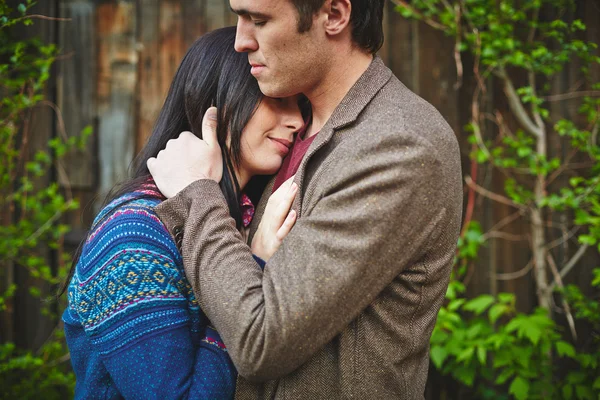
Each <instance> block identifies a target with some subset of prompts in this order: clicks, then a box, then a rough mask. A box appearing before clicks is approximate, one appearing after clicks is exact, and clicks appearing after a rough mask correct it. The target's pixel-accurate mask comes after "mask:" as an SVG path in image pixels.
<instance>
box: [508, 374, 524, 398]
mask: <svg viewBox="0 0 600 400" xmlns="http://www.w3.org/2000/svg"><path fill="white" fill-rule="evenodd" d="M508 393H510V394H512V395H514V396H515V398H516V399H517V400H525V399H526V398H527V396H528V395H529V382H527V381H526V380H525V379H523V378H521V377H520V376H517V377H516V378H515V379H513V381H512V383H511V384H510V387H509V388H508Z"/></svg>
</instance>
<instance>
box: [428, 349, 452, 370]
mask: <svg viewBox="0 0 600 400" xmlns="http://www.w3.org/2000/svg"><path fill="white" fill-rule="evenodd" d="M430 353H431V361H433V365H435V367H436V368H437V369H441V368H442V366H443V365H444V361H445V360H446V358H448V351H447V350H446V349H445V348H443V347H441V346H433V347H431V352H430Z"/></svg>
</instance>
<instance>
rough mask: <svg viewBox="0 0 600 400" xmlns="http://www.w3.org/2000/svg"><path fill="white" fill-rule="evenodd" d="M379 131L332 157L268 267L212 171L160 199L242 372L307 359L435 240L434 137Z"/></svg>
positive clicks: (258, 373) (282, 368) (271, 370)
mask: <svg viewBox="0 0 600 400" xmlns="http://www.w3.org/2000/svg"><path fill="white" fill-rule="evenodd" d="M377 137H378V135H373V138H374V140H372V141H371V142H369V143H368V144H366V145H365V142H364V141H363V142H362V143H361V144H360V145H357V144H356V143H352V141H349V143H348V144H346V143H345V142H344V143H342V144H340V145H338V147H337V148H336V150H335V151H334V152H333V153H332V154H330V155H329V156H328V163H327V172H325V173H326V174H328V182H330V183H329V184H328V187H327V188H325V189H324V190H323V191H322V195H321V196H320V199H319V200H318V201H317V202H316V203H314V204H315V205H314V207H312V208H311V209H310V210H306V211H304V213H303V214H302V216H301V218H300V219H299V220H298V221H297V222H296V225H295V226H294V228H293V229H292V231H291V232H290V234H289V235H288V237H287V238H286V239H285V240H284V242H283V244H282V246H281V247H280V249H279V250H278V251H277V252H276V253H275V254H274V256H273V257H272V258H271V259H270V260H269V261H268V262H267V264H266V266H265V268H264V271H263V270H261V269H260V268H259V267H258V266H257V265H256V262H255V261H254V260H253V257H252V254H251V252H250V249H249V247H248V246H247V245H246V244H245V243H244V242H243V240H242V238H241V236H240V234H239V233H238V232H237V230H236V229H235V224H234V221H233V220H232V219H231V218H230V217H229V215H228V211H227V203H226V202H225V199H224V197H223V195H222V194H221V192H220V190H219V186H218V185H217V184H216V183H215V182H213V181H209V180H201V181H197V182H195V183H193V184H191V185H190V186H188V187H187V188H186V189H185V190H184V191H182V192H181V193H180V194H178V195H177V196H176V197H174V198H172V199H170V200H167V201H166V202H163V203H162V204H161V205H160V206H159V207H158V209H157V212H158V214H159V217H160V218H161V219H162V220H163V221H164V222H165V223H166V225H167V227H168V228H169V230H171V231H172V230H173V229H183V232H184V235H183V243H182V255H183V259H184V267H185V270H186V275H187V276H188V278H189V279H190V282H191V283H192V287H193V289H194V291H195V293H196V295H197V296H198V298H199V301H200V304H201V306H202V308H203V309H204V311H205V312H206V314H207V316H208V317H209V318H210V320H211V321H212V322H213V323H214V325H215V326H216V328H217V329H218V330H219V332H220V333H221V336H222V338H223V340H224V342H225V344H226V345H227V348H228V349H229V352H230V356H231V358H232V359H233V361H234V364H235V365H236V367H237V369H238V372H239V373H240V374H241V375H242V376H244V377H245V378H247V379H249V380H254V381H264V380H270V379H277V378H279V377H282V376H284V375H287V374H289V373H290V372H292V371H293V370H295V369H296V368H298V367H299V366H301V365H302V364H303V363H304V362H306V361H307V360H308V359H309V358H310V357H311V356H312V355H313V354H314V353H315V352H316V351H317V350H319V349H320V348H322V347H323V346H324V345H325V344H327V343H328V342H329V341H331V340H332V339H333V338H334V337H335V336H336V335H337V334H339V333H340V332H342V331H343V329H344V328H345V327H346V326H347V325H348V324H349V323H350V322H351V321H352V320H353V319H354V318H356V317H357V315H358V314H359V313H360V312H361V311H362V310H363V309H365V308H366V307H367V306H368V305H369V304H370V303H371V302H372V301H373V300H374V299H375V297H376V296H377V295H378V294H379V293H380V292H381V291H382V290H383V289H384V288H385V287H386V286H387V285H388V284H389V283H390V282H392V280H393V279H394V278H395V277H396V276H397V275H398V274H399V273H401V272H402V270H403V269H404V268H406V266H408V265H411V263H414V262H415V261H417V260H419V258H420V257H422V255H423V254H424V253H425V251H426V249H427V246H429V245H430V243H431V242H435V235H437V234H438V233H437V232H438V231H439V229H438V228H439V225H440V222H439V221H440V219H441V218H442V215H443V213H444V212H445V211H444V210H445V209H444V207H443V204H442V200H441V199H442V196H441V192H442V190H443V189H442V187H443V185H442V183H443V182H442V180H443V172H442V170H441V163H440V162H439V160H438V159H437V157H438V156H437V152H436V151H435V148H434V147H433V146H432V145H431V144H430V143H429V142H426V141H424V140H422V139H421V138H419V137H417V136H416V135H410V136H409V135H406V136H402V135H397V138H393V139H390V137H389V135H388V136H387V138H385V137H384V138H382V139H379V140H377V139H376V138H377Z"/></svg>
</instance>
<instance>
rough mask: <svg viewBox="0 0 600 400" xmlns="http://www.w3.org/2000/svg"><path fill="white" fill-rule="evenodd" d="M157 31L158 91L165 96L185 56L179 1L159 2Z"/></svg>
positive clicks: (165, 0) (166, 0)
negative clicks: (158, 39) (158, 35)
mask: <svg viewBox="0 0 600 400" xmlns="http://www.w3.org/2000/svg"><path fill="white" fill-rule="evenodd" d="M159 30H160V43H159V52H158V58H159V65H160V91H161V93H164V94H165V95H166V94H167V92H168V90H169V86H170V85H171V81H172V80H173V77H174V76H175V72H176V71H177V68H178V67H179V64H180V63H181V60H182V58H183V55H184V54H185V53H184V52H185V49H184V42H183V15H182V7H181V2H180V1H176V0H163V1H162V2H161V5H160V19H159Z"/></svg>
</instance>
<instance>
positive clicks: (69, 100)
mask: <svg viewBox="0 0 600 400" xmlns="http://www.w3.org/2000/svg"><path fill="white" fill-rule="evenodd" d="M94 8H95V7H94V3H93V2H92V1H87V0H61V1H60V16H61V17H62V18H70V19H71V21H70V22H60V23H58V24H57V25H58V29H59V43H60V47H61V49H62V53H63V54H64V58H62V59H60V60H59V61H57V71H58V76H57V90H58V95H57V104H58V107H59V108H60V110H62V119H63V121H64V127H63V126H61V124H59V126H58V127H57V129H58V134H59V135H60V136H62V137H65V138H67V137H71V136H78V135H79V134H80V132H81V130H82V129H83V128H84V127H85V126H87V125H93V121H94V118H95V110H96V105H95V93H94V92H95V76H96V73H95V65H96V57H95V54H96V48H95V28H94ZM94 158H95V154H94V152H93V146H92V140H89V141H88V144H87V146H86V148H85V149H84V150H83V151H76V152H74V153H72V154H69V155H68V156H67V157H66V159H65V161H64V172H63V171H62V169H59V176H58V177H59V181H60V183H61V186H63V187H68V188H70V187H75V188H82V189H89V188H92V187H93V186H94V183H95V182H94V172H93V163H94Z"/></svg>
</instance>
